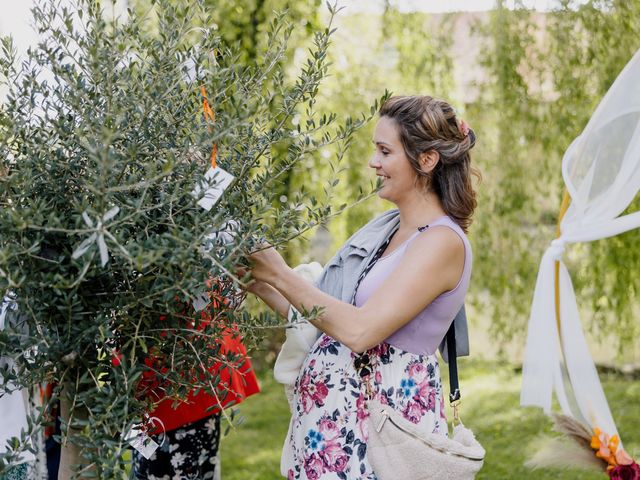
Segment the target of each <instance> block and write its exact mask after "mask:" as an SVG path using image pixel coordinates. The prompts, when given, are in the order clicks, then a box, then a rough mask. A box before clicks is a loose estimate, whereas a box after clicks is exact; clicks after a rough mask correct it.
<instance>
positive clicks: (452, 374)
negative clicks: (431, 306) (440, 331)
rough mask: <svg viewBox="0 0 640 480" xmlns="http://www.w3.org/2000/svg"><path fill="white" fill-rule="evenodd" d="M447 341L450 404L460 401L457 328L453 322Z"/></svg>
mask: <svg viewBox="0 0 640 480" xmlns="http://www.w3.org/2000/svg"><path fill="white" fill-rule="evenodd" d="M445 338H446V339H447V356H448V357H449V402H450V403H454V402H458V401H460V399H461V398H462V396H461V395H460V383H459V382H458V355H457V353H456V326H455V322H451V326H450V327H449V330H448V331H447V335H446V337H445Z"/></svg>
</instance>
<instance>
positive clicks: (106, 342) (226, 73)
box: [0, 0, 367, 478]
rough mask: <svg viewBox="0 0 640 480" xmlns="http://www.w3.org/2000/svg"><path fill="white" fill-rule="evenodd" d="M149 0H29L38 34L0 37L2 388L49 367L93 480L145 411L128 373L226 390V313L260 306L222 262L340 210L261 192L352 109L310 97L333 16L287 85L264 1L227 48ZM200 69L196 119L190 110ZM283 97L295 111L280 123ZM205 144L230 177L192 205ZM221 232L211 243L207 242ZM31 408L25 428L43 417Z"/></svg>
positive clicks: (274, 24) (356, 124)
mask: <svg viewBox="0 0 640 480" xmlns="http://www.w3.org/2000/svg"><path fill="white" fill-rule="evenodd" d="M152 3H153V9H151V10H147V11H146V12H142V13H140V12H137V11H132V10H130V11H129V12H128V16H127V17H128V18H125V19H123V18H108V17H107V16H106V15H105V14H104V12H103V11H102V9H101V7H100V3H99V2H95V1H92V0H79V2H78V4H77V8H75V9H73V10H72V9H67V8H60V7H58V6H57V4H56V2H46V3H41V4H39V5H38V6H37V7H36V8H35V10H34V21H35V25H36V27H37V29H38V32H39V34H40V35H42V37H43V40H42V41H41V42H40V43H39V44H38V46H37V47H35V48H34V49H32V50H30V51H29V53H28V56H27V59H26V61H25V62H24V63H22V64H20V65H17V64H16V61H15V58H14V51H13V48H12V43H11V41H10V39H3V40H2V56H1V57H0V69H1V72H2V76H1V77H0V79H2V80H3V82H4V83H6V85H7V87H8V96H7V99H6V102H5V103H4V104H3V105H2V106H1V110H0V125H1V126H2V130H1V131H2V134H1V137H0V159H1V162H2V163H1V168H2V178H1V179H0V206H1V211H0V291H5V290H7V289H10V290H12V291H14V292H15V293H16V294H17V296H18V305H19V311H20V315H19V317H17V318H14V319H13V320H14V322H13V328H10V329H7V330H5V331H3V332H1V333H0V347H1V351H2V355H3V356H5V357H8V358H12V359H13V360H14V361H15V370H12V369H5V370H4V371H3V376H2V386H1V387H0V388H2V389H3V390H10V389H12V388H16V387H19V386H28V385H33V384H35V383H37V382H42V381H48V382H54V383H55V384H56V385H57V388H56V390H55V394H54V399H55V398H57V397H59V398H61V399H62V400H63V401H65V402H67V404H69V405H70V406H71V412H70V415H69V417H68V418H64V419H63V437H65V438H66V440H65V441H70V442H72V443H73V444H75V445H77V446H79V447H81V448H82V451H83V455H84V459H83V461H84V462H85V464H84V465H85V466H84V470H83V473H84V474H85V475H87V476H91V475H93V476H98V477H99V478H114V477H116V476H118V474H121V473H122V472H123V468H124V466H123V460H122V452H123V451H124V450H125V449H126V443H125V441H124V440H123V435H122V434H123V433H124V432H127V431H128V430H129V429H130V428H131V426H132V424H133V423H135V422H138V421H140V419H141V416H142V414H143V412H144V411H146V410H147V409H148V408H149V407H150V405H149V404H148V400H147V399H145V398H144V397H143V396H141V395H140V394H139V393H140V392H139V388H140V387H139V379H140V378H141V375H143V373H145V372H151V373H156V374H158V375H160V376H161V378H162V380H163V382H164V383H163V388H165V389H166V394H167V396H169V397H171V398H176V399H177V398H183V397H184V396H185V395H186V393H187V392H188V391H189V390H191V389H192V388H194V387H195V388H198V389H200V388H202V389H205V390H207V391H209V392H210V393H213V394H217V395H218V396H220V397H222V398H223V397H224V395H225V392H224V390H223V388H222V386H220V385H219V378H220V377H219V375H220V374H221V372H220V370H221V369H222V368H227V367H231V366H233V365H237V363H238V362H240V361H242V359H238V358H235V357H234V356H233V355H225V354H224V352H223V351H222V350H221V348H220V343H221V341H220V340H221V338H222V337H223V335H224V334H227V333H229V330H228V329H229V326H230V325H234V324H238V325H239V327H240V329H241V331H242V332H243V333H245V334H247V332H248V330H251V329H252V330H253V331H254V332H258V333H256V335H257V336H259V335H260V328H262V327H264V326H268V325H272V324H273V323H274V322H276V320H275V319H274V318H273V317H272V316H269V315H266V314H262V315H259V316H253V315H251V314H250V313H249V312H247V311H243V312H239V311H236V309H235V307H236V306H237V301H236V300H241V297H240V298H239V295H238V293H237V290H236V289H237V280H238V279H235V277H234V275H233V272H234V270H235V268H236V266H237V265H239V264H242V263H243V262H244V258H245V256H246V254H247V253H248V252H249V251H251V250H252V249H254V248H256V243H257V242H259V241H261V239H262V238H265V237H266V238H267V239H268V240H269V241H270V242H271V243H272V244H274V245H280V244H283V243H286V242H287V241H289V240H291V239H292V238H295V237H296V236H298V235H300V234H301V233H303V232H304V231H306V230H308V229H309V228H312V227H313V226H315V225H318V224H320V223H323V222H326V220H327V219H328V218H329V217H330V216H331V215H335V214H336V213H338V211H337V210H336V209H335V208H333V207H332V206H331V205H327V204H323V203H321V202H319V201H318V200H317V199H316V198H315V197H314V196H313V195H310V194H309V192H308V191H306V190H305V189H302V188H301V189H300V190H299V191H298V192H295V194H293V195H291V201H290V202H287V203H282V202H278V201H277V197H275V196H276V195H277V193H276V192H277V191H278V189H279V185H280V181H281V177H282V176H283V175H285V174H286V173H287V172H289V171H292V170H295V169H297V168H300V165H301V160H302V159H303V158H305V156H307V155H309V153H310V152H311V151H316V150H321V149H323V148H327V147H329V146H331V147H332V148H334V151H335V152H336V157H334V160H332V161H333V162H335V163H336V165H337V163H339V161H340V158H342V156H343V155H344V150H345V149H346V148H347V147H348V145H349V143H350V139H351V137H352V135H353V134H354V132H355V131H356V130H357V129H359V128H360V127H361V126H362V125H363V124H364V123H366V121H367V117H366V116H361V117H359V118H347V119H346V120H345V121H344V124H342V125H338V124H337V120H336V116H335V115H333V116H325V115H318V114H317V113H316V107H315V102H316V100H315V99H316V96H317V95H318V91H319V86H320V82H321V81H322V79H323V78H324V77H325V76H326V75H327V68H328V62H327V49H328V46H329V42H330V37H331V35H332V33H333V31H332V30H331V18H330V19H329V26H328V27H326V28H323V29H321V30H317V31H315V32H314V35H313V47H312V48H311V49H310V50H309V57H308V59H307V60H306V61H305V62H304V63H303V65H302V66H301V67H300V69H299V71H298V73H297V75H296V78H295V80H294V81H293V82H290V81H288V80H287V77H286V75H285V72H284V71H283V70H284V69H283V64H282V61H281V60H282V58H283V56H284V55H285V54H286V52H287V41H288V39H289V38H290V36H291V32H292V26H291V25H289V24H287V22H286V19H285V18H284V17H283V16H282V15H277V16H276V17H275V18H274V19H273V20H272V21H271V22H270V24H269V27H268V29H267V30H266V32H265V33H264V35H265V36H266V39H265V41H264V44H263V45H264V48H263V49H262V50H261V51H260V55H257V56H256V57H255V58H254V60H255V62H248V63H244V62H243V55H241V54H239V53H238V52H237V51H234V50H233V49H231V48H230V47H228V46H227V44H226V43H225V41H224V40H223V39H222V38H221V37H220V36H219V35H218V34H217V33H216V31H215V29H214V28H213V27H212V26H211V25H213V23H214V22H213V21H212V19H211V18H210V17H209V15H208V13H207V8H205V6H204V4H203V3H202V2H197V1H195V0H194V1H189V2H180V3H179V4H176V3H175V2H171V1H169V0H162V1H156V2H152ZM330 12H331V17H332V16H333V15H334V14H335V10H334V9H333V8H330ZM260 35H263V33H262V32H261V33H260ZM201 85H203V86H205V87H206V91H207V92H209V101H210V103H211V105H212V107H213V108H214V110H215V113H216V118H215V123H213V124H212V122H203V121H202V120H201V119H202V111H201V105H202V103H201V102H202V100H203V99H202V97H201V96H200V90H199V88H200V86H201ZM300 110H304V112H305V114H306V116H307V118H308V121H306V122H305V123H304V124H299V125H297V127H296V128H293V129H291V128H288V127H287V126H288V125H289V122H290V119H291V118H292V117H293V116H294V115H295V114H296V113H297V112H298V111H300ZM212 144H216V145H218V146H219V149H218V163H219V165H220V166H221V167H223V168H224V169H225V170H227V171H229V172H230V173H231V174H233V175H234V176H235V180H234V182H233V183H232V185H231V186H230V188H229V189H228V190H227V191H226V193H225V194H224V196H223V197H222V199H221V200H219V202H218V203H217V204H216V205H215V206H214V208H213V209H212V210H211V211H210V212H207V211H206V210H204V209H202V208H200V206H198V205H197V204H196V201H197V200H198V194H195V195H194V193H193V192H194V188H195V187H196V185H202V186H203V187H207V186H208V185H212V184H215V182H216V181H217V180H215V179H214V180H213V181H210V182H208V183H207V182H205V183H203V182H204V181H203V173H204V171H205V170H206V169H207V168H208V163H209V162H208V158H209V152H210V150H211V147H212ZM276 150H280V151H284V154H282V155H274V154H273V152H274V151H276ZM336 170H337V166H336ZM335 180H336V179H335V178H334V177H331V178H327V179H326V182H325V188H326V191H327V193H328V195H330V192H331V190H332V188H333V185H334V184H335ZM201 195H202V193H200V196H201ZM230 220H234V221H235V223H233V224H230V223H229V222H230ZM230 229H231V230H232V235H230V236H227V237H228V238H227V240H228V241H227V242H220V241H217V240H215V239H214V240H211V237H210V235H211V233H212V232H221V231H225V230H226V231H227V232H228V231H229V230H230ZM217 238H218V239H220V238H221V237H220V236H219V237H217ZM83 247H86V248H83ZM233 280H236V282H234V281H233ZM203 292H204V293H205V294H206V295H208V296H209V300H211V303H210V304H209V306H208V307H207V311H206V315H203V316H202V318H200V316H199V314H195V312H193V311H192V310H191V308H192V307H191V304H192V303H193V302H194V301H195V300H196V299H197V298H198V297H199V295H200V294H201V293H203ZM194 317H195V318H194ZM27 353H28V354H29V355H27ZM119 355H121V358H120V360H119V361H118V360H114V358H117V357H118V356H119ZM145 358H150V359H154V358H155V359H156V360H158V362H157V364H156V363H154V362H150V363H151V365H150V366H148V367H147V366H145V363H144V361H143V360H144V359H145ZM217 362H220V363H221V364H222V367H221V369H218V370H213V373H210V372H209V368H210V367H212V366H213V365H216V364H217ZM32 421H33V428H34V429H37V428H39V427H40V426H41V424H42V422H43V418H35V417H34V418H33V419H32ZM18 443H19V442H16V443H15V444H13V445H12V448H11V449H10V452H9V453H8V454H6V455H5V456H4V458H3V459H2V463H1V464H2V465H5V466H6V464H8V463H10V462H11V461H12V460H13V459H14V458H15V455H14V454H13V453H12V452H11V450H15V452H14V453H16V452H17V451H19V450H20V448H22V446H21V445H19V444H18Z"/></svg>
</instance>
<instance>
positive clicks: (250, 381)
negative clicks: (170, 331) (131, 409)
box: [141, 294, 260, 433]
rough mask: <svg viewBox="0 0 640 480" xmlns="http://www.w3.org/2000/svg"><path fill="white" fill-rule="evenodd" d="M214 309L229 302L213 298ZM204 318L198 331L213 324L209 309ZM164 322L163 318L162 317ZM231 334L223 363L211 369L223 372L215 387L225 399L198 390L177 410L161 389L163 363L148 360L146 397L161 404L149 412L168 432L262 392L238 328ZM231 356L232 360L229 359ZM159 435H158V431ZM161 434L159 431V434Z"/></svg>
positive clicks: (225, 341)
mask: <svg viewBox="0 0 640 480" xmlns="http://www.w3.org/2000/svg"><path fill="white" fill-rule="evenodd" d="M213 297H214V299H213V303H212V307H213V310H216V309H217V308H218V307H219V306H220V303H226V301H224V300H222V301H220V299H216V298H215V294H214V295H213ZM201 314H202V319H203V320H204V321H201V322H200V324H199V325H198V326H197V329H198V330H202V329H204V328H205V327H206V326H207V325H209V324H210V322H212V321H213V320H212V318H211V315H210V314H209V312H207V311H206V310H205V311H203V312H201ZM161 319H163V317H161ZM226 330H227V332H228V333H226V334H224V335H223V337H222V340H221V341H219V342H220V356H221V360H222V361H221V362H217V363H216V364H214V365H213V366H212V367H210V368H209V372H210V373H213V374H215V373H219V375H220V381H219V384H218V385H216V386H215V387H216V388H217V387H220V391H222V392H224V393H225V394H224V398H216V396H214V395H211V394H209V393H206V392H205V391H204V390H202V389H200V391H199V392H198V393H197V394H195V389H194V390H192V391H191V392H190V393H189V395H188V396H187V398H186V400H184V401H182V402H179V403H178V405H176V406H175V407H174V403H175V399H173V398H168V399H165V400H162V398H164V392H163V390H162V389H161V388H159V387H160V382H159V381H158V379H157V375H156V373H155V372H154V371H152V370H155V371H160V372H166V371H167V368H166V367H163V366H161V365H158V363H159V361H158V359H157V358H155V357H153V356H148V357H147V358H145V364H146V365H147V366H148V367H150V369H149V370H148V371H146V372H144V373H143V380H142V382H141V384H143V385H144V390H145V393H146V395H148V396H149V398H150V399H151V400H152V401H154V402H155V401H158V400H159V401H160V403H158V405H157V406H156V408H155V409H154V410H153V411H152V412H150V413H149V415H150V416H151V417H156V418H158V419H160V420H161V422H162V423H163V425H164V429H165V431H171V430H175V429H177V428H180V427H182V426H184V425H186V424H189V423H193V422H196V421H198V420H201V419H203V418H206V417H209V416H211V415H213V414H215V413H219V412H220V411H221V409H224V408H226V407H229V406H232V405H237V404H239V403H241V402H242V401H243V400H244V399H245V398H247V397H248V396H250V395H253V394H256V393H258V392H260V386H259V385H258V379H257V378H256V375H255V373H254V371H253V369H252V367H251V362H250V361H249V357H247V350H246V348H245V346H244V345H243V343H242V340H241V338H240V335H239V333H238V331H237V328H235V327H234V326H232V327H227V328H226ZM228 355H230V356H231V358H232V359H233V360H231V359H228V357H227V356H228ZM154 433H155V432H154ZM158 433H159V432H158Z"/></svg>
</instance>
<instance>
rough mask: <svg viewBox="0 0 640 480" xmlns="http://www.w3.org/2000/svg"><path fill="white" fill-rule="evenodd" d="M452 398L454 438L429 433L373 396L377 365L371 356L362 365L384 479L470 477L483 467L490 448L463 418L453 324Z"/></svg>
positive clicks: (372, 454)
mask: <svg viewBox="0 0 640 480" xmlns="http://www.w3.org/2000/svg"><path fill="white" fill-rule="evenodd" d="M447 348H448V357H449V383H450V388H451V394H450V395H449V399H450V400H451V405H452V406H453V408H454V421H453V424H454V427H453V437H452V438H447V437H445V436H444V435H441V434H437V433H425V432H424V431H420V430H419V429H418V428H417V426H416V425H415V424H414V423H412V422H410V421H409V420H407V419H405V418H404V417H403V416H402V414H400V413H399V412H397V411H396V410H395V409H393V408H392V407H389V406H388V405H384V404H382V403H380V402H379V401H377V400H375V399H373V398H372V388H371V384H370V381H371V377H372V375H373V368H372V366H371V364H370V363H369V362H368V359H366V360H365V361H364V362H363V361H362V359H358V361H356V368H357V369H358V370H359V371H360V374H361V375H362V374H363V372H364V373H365V375H364V376H363V380H364V381H367V385H366V387H367V392H368V397H369V398H368V404H367V405H368V409H369V418H368V419H367V422H368V424H367V427H368V431H369V439H368V442H367V457H368V459H369V463H371V466H372V467H373V471H374V473H375V474H376V477H377V478H378V480H397V479H399V478H407V479H409V478H410V479H411V480H431V479H433V480H436V479H437V480H470V479H474V478H475V476H476V473H478V471H479V470H480V469H481V468H482V465H483V463H484V457H485V450H484V448H483V447H482V445H480V443H478V441H477V440H476V438H475V436H474V435H473V432H472V431H471V430H469V429H468V428H466V427H465V426H464V425H463V424H462V422H461V421H460V417H459V415H458V408H459V405H460V390H459V387H458V370H457V361H456V352H455V330H454V328H453V325H452V326H451V328H450V329H449V332H448V333H447Z"/></svg>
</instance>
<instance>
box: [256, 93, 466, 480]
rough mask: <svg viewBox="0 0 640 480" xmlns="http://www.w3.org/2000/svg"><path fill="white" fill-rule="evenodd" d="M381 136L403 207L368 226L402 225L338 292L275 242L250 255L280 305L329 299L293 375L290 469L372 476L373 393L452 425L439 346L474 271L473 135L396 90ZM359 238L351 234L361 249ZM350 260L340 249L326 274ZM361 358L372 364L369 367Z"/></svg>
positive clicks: (387, 188)
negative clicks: (296, 268)
mask: <svg viewBox="0 0 640 480" xmlns="http://www.w3.org/2000/svg"><path fill="white" fill-rule="evenodd" d="M373 142H374V145H375V153H374V155H373V157H372V158H371V160H370V161H369V166H370V167H371V168H373V169H375V171H376V175H378V176H379V177H381V178H382V187H381V188H380V190H379V193H378V194H379V196H380V197H381V198H384V199H386V200H389V201H390V202H392V203H394V204H395V205H396V206H397V207H398V208H397V210H393V211H390V212H386V213H385V214H383V215H381V216H380V217H378V218H377V219H375V220H373V221H372V222H371V223H370V224H369V225H367V226H366V227H365V228H364V229H363V230H361V231H365V230H366V231H369V232H370V231H374V230H375V228H378V230H379V231H381V232H383V231H387V230H386V229H385V228H382V227H379V226H380V225H385V226H386V225H389V224H390V223H391V224H394V222H395V225H397V228H393V229H391V231H390V233H389V234H387V236H386V237H385V238H380V239H378V240H379V242H378V243H379V244H380V247H379V248H377V249H376V254H375V255H372V256H371V257H372V258H371V260H368V261H367V262H366V263H367V266H366V268H364V267H363V271H362V273H361V274H360V275H359V276H358V277H359V278H358V281H357V282H356V285H355V286H353V288H352V287H351V286H350V285H349V284H348V282H345V283H344V284H343V285H341V287H340V289H338V290H339V291H340V293H339V294H337V295H336V292H337V290H336V289H335V285H333V286H328V285H329V284H328V283H327V282H324V283H323V281H322V280H321V281H320V282H318V285H319V287H320V288H317V287H316V286H314V285H311V284H310V283H307V282H304V281H301V280H300V278H299V277H298V276H297V275H296V273H295V272H293V270H292V269H290V268H289V267H288V266H287V264H286V263H285V262H284V261H283V259H282V257H281V256H280V255H279V254H278V253H277V252H276V251H275V250H274V249H273V248H267V249H263V250H261V251H258V252H256V253H254V254H253V255H252V256H251V261H252V262H253V268H252V272H251V273H252V278H253V279H254V283H253V284H251V285H250V287H249V290H250V291H251V292H252V293H254V294H256V295H258V296H259V297H260V298H262V299H263V300H264V301H265V302H266V303H267V304H268V305H269V306H271V307H272V308H273V309H274V310H276V311H278V312H280V313H281V314H283V315H286V313H287V311H288V309H289V307H290V306H292V307H294V308H296V309H298V310H299V311H303V310H311V309H312V307H314V306H320V307H322V308H323V310H322V313H321V315H320V316H319V317H318V318H317V319H316V320H313V321H312V323H313V324H314V325H315V326H316V327H317V328H318V329H319V330H321V331H322V332H323V334H322V335H321V336H320V338H319V339H318V340H317V341H316V343H315V345H314V346H313V347H312V348H311V351H310V352H309V354H308V356H307V358H306V359H305V362H304V363H303V366H302V369H301V371H300V374H299V376H298V379H297V381H296V384H295V391H294V402H295V411H294V413H293V419H292V424H291V428H290V433H289V435H288V439H287V441H288V446H286V447H285V448H289V449H290V452H289V453H290V455H289V456H288V457H289V458H291V460H290V461H289V464H288V465H285V470H284V472H286V474H287V476H288V478H295V479H298V478H309V479H320V478H321V479H323V480H324V479H334V478H336V479H337V478H340V479H347V478H348V479H375V473H374V472H373V471H372V469H371V466H370V464H369V462H368V460H367V453H366V449H367V447H366V446H367V437H368V434H367V428H366V425H367V424H366V422H365V420H366V418H367V415H368V414H367V410H366V398H367V396H366V395H368V394H373V395H374V396H375V398H376V399H378V400H380V401H381V402H383V403H386V404H389V405H391V406H393V407H394V408H395V409H397V410H398V411H400V412H402V414H403V415H404V416H405V418H407V419H409V420H410V421H412V422H413V423H415V424H417V425H418V426H419V428H421V429H424V430H425V431H427V432H436V433H441V434H442V435H446V434H447V424H446V419H445V416H444V403H443V400H442V384H441V379H440V373H439V367H438V361H437V359H436V357H435V352H436V349H437V347H438V345H439V344H440V342H441V341H442V339H443V338H444V336H445V334H446V332H447V330H448V328H449V326H450V325H451V322H452V321H453V319H454V317H455V315H456V313H458V311H459V310H460V308H461V307H462V305H463V302H464V296H465V294H466V292H467V288H468V286H469V280H470V276H471V248H470V245H469V242H468V240H467V237H466V235H465V232H466V231H467V228H468V227H469V225H470V223H471V216H472V214H473V210H474V209H475V206H476V200H475V192H474V190H473V186H472V182H471V175H472V174H475V173H476V172H475V171H474V169H472V167H471V166H470V157H469V150H470V149H471V148H472V147H473V145H474V143H475V135H474V133H473V131H471V130H470V129H469V128H468V126H467V125H466V124H465V123H464V122H462V121H461V120H460V119H458V118H456V115H455V112H454V110H453V108H452V107H451V106H450V105H449V104H447V103H446V102H443V101H441V100H436V99H434V98H431V97H428V96H412V97H392V98H390V99H389V100H388V101H387V102H385V103H384V105H383V106H382V108H381V109H380V120H379V121H378V124H377V126H376V129H375V134H374V138H373ZM361 237H362V235H360V236H359V234H358V233H356V235H354V237H352V238H351V239H350V240H349V241H348V242H347V243H349V244H351V246H355V247H357V246H358V242H360V241H361ZM359 238H360V240H359ZM357 251H358V248H352V249H351V252H355V254H357ZM347 265H349V259H348V258H345V257H344V256H341V255H340V254H339V255H337V256H336V257H335V258H334V259H333V260H332V261H331V262H330V263H329V264H328V265H327V267H325V272H327V271H328V270H331V269H332V268H336V267H340V266H345V267H346V266H347ZM348 273H349V272H346V271H345V272H343V274H342V277H344V278H346V277H347V274H348ZM326 277H330V274H327V275H325V278H326ZM336 281H338V282H340V281H341V280H340V279H336ZM323 290H324V291H323ZM327 290H331V291H332V293H333V294H334V296H332V295H329V294H327V293H325V291H327ZM351 290H353V293H354V295H353V296H352V301H351V302H349V301H348V300H345V299H346V298H347V296H346V295H345V292H350V291H351ZM334 297H341V298H340V299H339V298H334ZM361 352H365V353H366V354H367V356H363V355H360V354H361ZM364 359H369V360H370V363H371V364H372V365H370V366H369V365H365V366H364V367H363V360H364ZM367 369H369V371H367ZM368 373H371V375H370V376H369V375H368ZM363 379H364V381H363ZM367 385H369V386H371V387H372V390H373V392H372V393H371V392H370V391H367ZM283 458H284V457H283Z"/></svg>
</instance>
